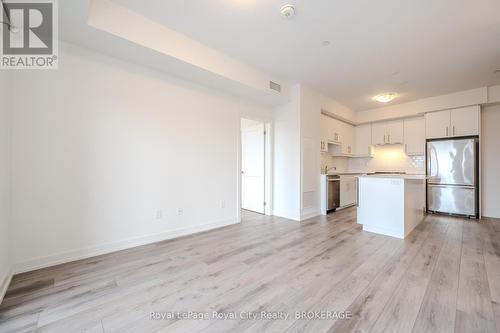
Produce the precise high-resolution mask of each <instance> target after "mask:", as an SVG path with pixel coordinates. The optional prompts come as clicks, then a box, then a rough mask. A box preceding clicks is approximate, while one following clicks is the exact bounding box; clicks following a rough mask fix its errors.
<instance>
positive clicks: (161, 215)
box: [156, 209, 163, 220]
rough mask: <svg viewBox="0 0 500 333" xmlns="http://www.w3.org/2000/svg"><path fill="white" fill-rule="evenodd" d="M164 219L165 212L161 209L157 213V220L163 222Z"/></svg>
mask: <svg viewBox="0 0 500 333" xmlns="http://www.w3.org/2000/svg"><path fill="white" fill-rule="evenodd" d="M162 218H163V211H162V210H161V209H159V210H157V211H156V219H157V220H161V219H162Z"/></svg>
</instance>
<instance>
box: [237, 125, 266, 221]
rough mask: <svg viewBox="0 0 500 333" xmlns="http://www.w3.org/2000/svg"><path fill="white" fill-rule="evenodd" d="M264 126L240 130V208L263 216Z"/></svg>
mask: <svg viewBox="0 0 500 333" xmlns="http://www.w3.org/2000/svg"><path fill="white" fill-rule="evenodd" d="M264 130H265V128H264V124H257V125H251V126H248V127H243V128H242V129H241V133H242V134H241V151H242V154H241V166H242V171H241V207H242V208H243V209H247V210H251V211H254V212H258V213H262V214H264V201H265V198H264V193H265V177H264V174H265V134H264Z"/></svg>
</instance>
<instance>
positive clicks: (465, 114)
mask: <svg viewBox="0 0 500 333" xmlns="http://www.w3.org/2000/svg"><path fill="white" fill-rule="evenodd" d="M480 112H481V111H480V107H479V106H469V107H465V108H460V109H453V110H445V111H438V112H431V113H426V114H425V135H426V137H427V139H436V138H446V137H455V136H469V135H479V119H480Z"/></svg>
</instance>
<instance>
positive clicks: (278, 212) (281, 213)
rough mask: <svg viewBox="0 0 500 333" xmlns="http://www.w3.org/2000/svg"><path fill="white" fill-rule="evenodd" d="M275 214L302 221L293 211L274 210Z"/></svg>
mask: <svg viewBox="0 0 500 333" xmlns="http://www.w3.org/2000/svg"><path fill="white" fill-rule="evenodd" d="M273 216H277V217H282V218H284V219H287V220H292V221H296V222H300V216H297V215H296V214H294V213H291V212H280V211H274V212H273Z"/></svg>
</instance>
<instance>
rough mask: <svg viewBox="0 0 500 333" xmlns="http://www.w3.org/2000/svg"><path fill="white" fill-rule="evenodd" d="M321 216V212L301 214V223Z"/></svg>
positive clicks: (314, 211)
mask: <svg viewBox="0 0 500 333" xmlns="http://www.w3.org/2000/svg"><path fill="white" fill-rule="evenodd" d="M319 215H321V212H320V211H319V210H313V211H309V212H305V213H304V214H301V216H300V221H305V220H309V219H312V218H313V217H316V216H319Z"/></svg>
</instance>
